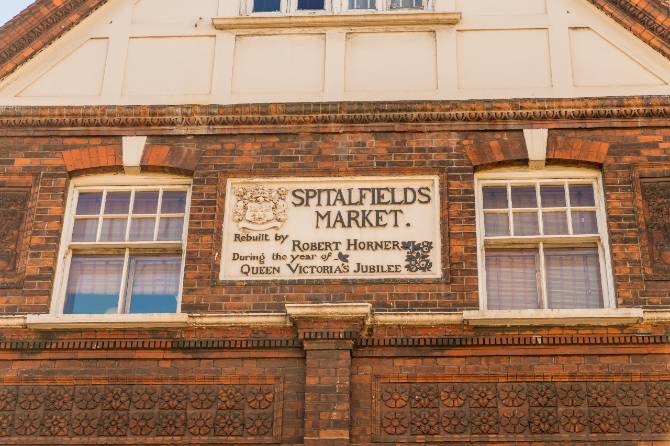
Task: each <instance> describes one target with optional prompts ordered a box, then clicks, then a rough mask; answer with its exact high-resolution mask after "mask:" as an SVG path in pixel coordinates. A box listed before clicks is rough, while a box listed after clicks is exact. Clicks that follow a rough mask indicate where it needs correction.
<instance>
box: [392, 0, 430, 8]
mask: <svg viewBox="0 0 670 446" xmlns="http://www.w3.org/2000/svg"><path fill="white" fill-rule="evenodd" d="M389 8H390V9H423V8H424V0H390V2H389Z"/></svg>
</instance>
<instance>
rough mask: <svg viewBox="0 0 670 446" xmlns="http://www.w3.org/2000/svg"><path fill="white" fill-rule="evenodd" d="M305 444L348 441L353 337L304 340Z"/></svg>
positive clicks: (332, 444) (327, 445) (337, 445)
mask: <svg viewBox="0 0 670 446" xmlns="http://www.w3.org/2000/svg"><path fill="white" fill-rule="evenodd" d="M304 347H305V353H306V371H305V375H306V376H305V378H306V382H305V440H304V444H305V446H313V445H319V446H344V445H349V433H350V427H351V413H350V407H351V403H350V395H351V392H350V387H351V349H352V347H353V341H351V340H344V339H343V340H314V341H305V342H304Z"/></svg>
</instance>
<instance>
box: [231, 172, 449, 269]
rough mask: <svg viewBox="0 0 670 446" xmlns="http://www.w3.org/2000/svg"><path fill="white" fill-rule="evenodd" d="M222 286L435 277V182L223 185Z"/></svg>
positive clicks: (437, 259)
mask: <svg viewBox="0 0 670 446" xmlns="http://www.w3.org/2000/svg"><path fill="white" fill-rule="evenodd" d="M227 188H228V189H227V194H226V211H225V218H224V232H223V234H224V239H223V251H222V255H221V257H222V261H221V279H222V280H273V279H283V280H292V279H293V280H304V279H388V278H396V279H403V278H404V279H421V278H439V277H441V275H442V264H441V259H442V246H441V237H440V196H439V178H438V177H437V176H406V177H352V178H272V179H229V180H228V185H227Z"/></svg>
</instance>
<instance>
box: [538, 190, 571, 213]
mask: <svg viewBox="0 0 670 446" xmlns="http://www.w3.org/2000/svg"><path fill="white" fill-rule="evenodd" d="M540 199H541V200H542V207H543V208H563V207H565V206H566V204H565V188H564V187H563V186H541V187H540Z"/></svg>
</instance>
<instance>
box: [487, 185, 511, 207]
mask: <svg viewBox="0 0 670 446" xmlns="http://www.w3.org/2000/svg"><path fill="white" fill-rule="evenodd" d="M482 195H483V196H484V209H507V188H506V187H504V186H503V187H484V188H482Z"/></svg>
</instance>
